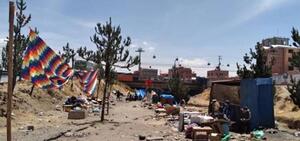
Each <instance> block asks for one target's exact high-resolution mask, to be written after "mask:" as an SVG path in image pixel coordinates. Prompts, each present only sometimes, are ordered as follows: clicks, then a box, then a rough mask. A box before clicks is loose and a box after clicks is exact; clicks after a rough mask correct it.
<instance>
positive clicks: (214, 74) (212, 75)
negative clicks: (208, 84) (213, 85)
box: [207, 69, 229, 81]
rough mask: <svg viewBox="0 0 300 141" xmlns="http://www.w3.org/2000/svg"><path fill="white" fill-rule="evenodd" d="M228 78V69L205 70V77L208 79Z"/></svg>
mask: <svg viewBox="0 0 300 141" xmlns="http://www.w3.org/2000/svg"><path fill="white" fill-rule="evenodd" d="M228 78H229V71H227V70H221V69H215V70H209V71H207V79H208V80H209V81H215V80H224V79H228Z"/></svg>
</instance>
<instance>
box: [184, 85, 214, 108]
mask: <svg viewBox="0 0 300 141" xmlns="http://www.w3.org/2000/svg"><path fill="white" fill-rule="evenodd" d="M209 94H210V88H207V89H205V90H204V91H203V92H202V93H200V94H197V95H195V96H193V97H191V98H190V100H189V102H188V105H193V106H202V107H205V106H208V103H209Z"/></svg>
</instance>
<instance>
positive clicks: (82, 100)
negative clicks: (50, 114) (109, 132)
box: [63, 94, 102, 119]
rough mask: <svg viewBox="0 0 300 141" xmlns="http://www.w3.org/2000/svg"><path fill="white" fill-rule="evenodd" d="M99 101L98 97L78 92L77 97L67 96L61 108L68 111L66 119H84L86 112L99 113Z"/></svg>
mask: <svg viewBox="0 0 300 141" xmlns="http://www.w3.org/2000/svg"><path fill="white" fill-rule="evenodd" d="M101 102H102V101H101V100H99V99H95V98H92V97H86V96H85V95H82V94H80V95H79V96H78V97H75V96H72V97H68V98H67V99H66V101H65V103H64V105H63V110H64V111H65V112H68V119H85V118H86V115H87V112H88V113H95V115H99V113H100V107H99V106H100V104H101Z"/></svg>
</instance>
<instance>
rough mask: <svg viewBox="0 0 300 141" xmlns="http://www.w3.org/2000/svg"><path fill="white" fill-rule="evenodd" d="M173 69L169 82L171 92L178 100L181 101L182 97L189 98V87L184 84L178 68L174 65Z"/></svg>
mask: <svg viewBox="0 0 300 141" xmlns="http://www.w3.org/2000/svg"><path fill="white" fill-rule="evenodd" d="M172 71H173V72H172V76H171V78H170V80H169V82H168V86H169V89H170V91H171V93H172V94H173V95H174V97H175V99H176V100H178V101H181V100H182V99H185V100H188V94H187V88H186V87H185V86H184V82H183V80H182V78H181V77H180V74H179V73H178V70H177V68H176V67H175V66H173V68H172Z"/></svg>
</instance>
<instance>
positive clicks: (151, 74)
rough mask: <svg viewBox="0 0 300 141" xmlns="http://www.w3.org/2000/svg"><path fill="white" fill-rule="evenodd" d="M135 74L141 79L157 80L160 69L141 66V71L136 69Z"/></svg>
mask: <svg viewBox="0 0 300 141" xmlns="http://www.w3.org/2000/svg"><path fill="white" fill-rule="evenodd" d="M134 75H135V76H137V77H138V79H139V80H157V79H158V70H157V69H146V68H141V69H140V71H135V72H134Z"/></svg>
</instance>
